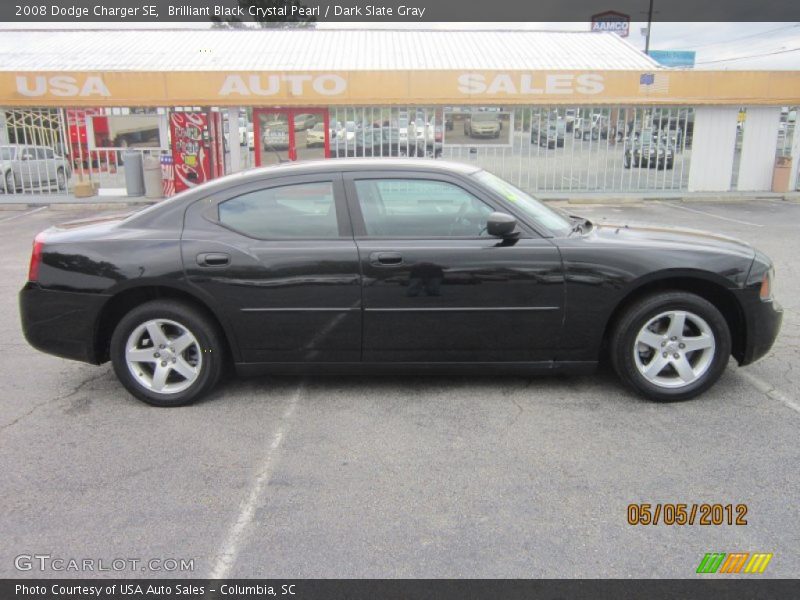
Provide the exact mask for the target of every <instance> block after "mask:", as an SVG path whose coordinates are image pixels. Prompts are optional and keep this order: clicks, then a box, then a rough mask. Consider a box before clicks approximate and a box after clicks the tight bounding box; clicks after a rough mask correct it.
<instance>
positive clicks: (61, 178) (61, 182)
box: [56, 167, 67, 192]
mask: <svg viewBox="0 0 800 600" xmlns="http://www.w3.org/2000/svg"><path fill="white" fill-rule="evenodd" d="M56 184H57V185H58V189H59V191H62V192H63V191H64V190H66V189H67V174H66V173H65V172H64V169H63V168H61V167H59V169H58V171H56Z"/></svg>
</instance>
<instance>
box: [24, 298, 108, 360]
mask: <svg viewBox="0 0 800 600" xmlns="http://www.w3.org/2000/svg"><path fill="white" fill-rule="evenodd" d="M107 300H108V296H104V295H102V294H81V293H76V292H63V291H58V290H45V289H43V288H41V287H40V286H39V285H38V284H36V283H30V282H28V283H26V284H25V287H23V288H22V290H21V291H20V293H19V312H20V319H21V321H22V333H23V334H24V335H25V339H26V340H28V343H29V344H30V345H31V346H33V347H34V348H36V349H37V350H41V351H42V352H46V353H48V354H54V355H55V356H60V357H62V358H69V359H72V360H79V361H82V362H88V363H92V364H99V362H100V361H99V359H98V356H97V350H96V348H95V344H94V337H95V335H94V334H95V326H96V323H97V321H98V315H99V314H100V310H101V309H102V307H103V305H104V304H105V302H106V301H107Z"/></svg>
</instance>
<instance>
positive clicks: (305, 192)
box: [218, 181, 339, 239]
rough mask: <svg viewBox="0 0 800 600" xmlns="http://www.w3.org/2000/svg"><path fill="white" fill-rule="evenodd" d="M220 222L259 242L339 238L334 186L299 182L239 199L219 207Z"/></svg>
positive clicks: (325, 182) (324, 183)
mask: <svg viewBox="0 0 800 600" xmlns="http://www.w3.org/2000/svg"><path fill="white" fill-rule="evenodd" d="M218 210H219V221H220V222H221V223H223V224H224V225H226V226H228V227H230V228H231V229H235V230H236V231H239V232H241V233H243V234H245V235H247V236H249V237H254V238H259V239H330V238H338V237H339V225H338V221H337V218H336V202H335V200H334V195H333V183H332V182H330V181H323V182H314V183H300V184H293V185H285V186H279V187H271V188H265V189H263V190H257V191H254V192H249V193H247V194H242V195H241V196H236V197H235V198H231V199H230V200H226V201H225V202H221V203H220V204H219V207H218Z"/></svg>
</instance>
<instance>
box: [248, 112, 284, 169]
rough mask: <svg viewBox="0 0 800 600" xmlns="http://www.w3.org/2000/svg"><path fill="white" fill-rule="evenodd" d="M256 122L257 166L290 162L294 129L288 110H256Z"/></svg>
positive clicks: (254, 116) (254, 118)
mask: <svg viewBox="0 0 800 600" xmlns="http://www.w3.org/2000/svg"><path fill="white" fill-rule="evenodd" d="M253 121H254V122H255V140H254V146H255V152H256V165H257V166H259V167H262V166H267V165H275V164H278V163H282V162H289V160H290V153H289V150H290V148H291V141H292V140H291V137H292V129H291V127H290V121H291V114H290V112H289V111H288V110H280V109H261V108H259V109H256V110H254V111H253Z"/></svg>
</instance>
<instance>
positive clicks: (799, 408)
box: [736, 369, 800, 413]
mask: <svg viewBox="0 0 800 600" xmlns="http://www.w3.org/2000/svg"><path fill="white" fill-rule="evenodd" d="M736 372H737V373H739V374H740V375H741V376H742V377H744V378H745V379H746V380H747V381H749V382H750V384H751V385H752V386H753V387H754V388H756V389H757V390H758V391H759V392H761V393H762V394H764V395H765V396H767V397H769V398H772V399H773V400H777V401H778V402H782V403H783V404H785V405H786V406H788V407H789V408H791V409H792V410H793V411H795V412H798V413H800V404H798V403H797V401H795V400H794V398H790V397H789V396H787V395H786V394H784V393H783V392H782V391H780V390H779V389H778V388H776V387H775V386H774V385H772V384H770V383H767V382H766V381H764V380H763V379H761V378H760V377H759V376H758V375H754V374H753V373H751V372H750V371H745V370H742V369H737V370H736Z"/></svg>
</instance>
